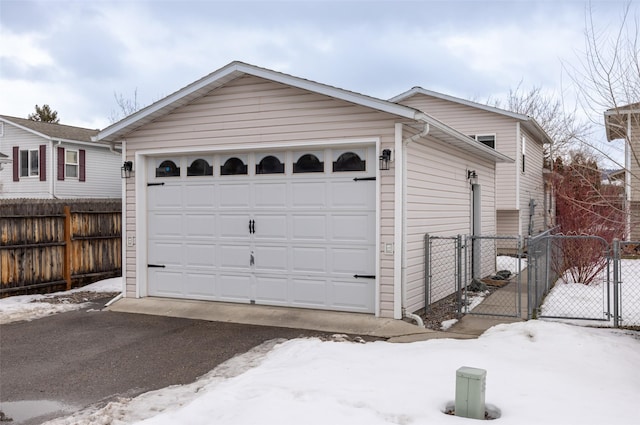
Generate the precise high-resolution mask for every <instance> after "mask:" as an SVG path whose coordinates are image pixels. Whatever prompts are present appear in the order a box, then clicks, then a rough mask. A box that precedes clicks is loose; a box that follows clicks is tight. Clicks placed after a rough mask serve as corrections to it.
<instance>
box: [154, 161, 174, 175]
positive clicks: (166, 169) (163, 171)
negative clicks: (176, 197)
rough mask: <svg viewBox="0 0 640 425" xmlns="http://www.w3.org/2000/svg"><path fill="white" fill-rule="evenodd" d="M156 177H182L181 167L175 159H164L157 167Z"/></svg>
mask: <svg viewBox="0 0 640 425" xmlns="http://www.w3.org/2000/svg"><path fill="white" fill-rule="evenodd" d="M156 177H180V167H178V166H177V165H176V163H175V162H173V161H169V160H166V161H162V162H161V163H160V166H159V167H158V168H156Z"/></svg>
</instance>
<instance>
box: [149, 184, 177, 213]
mask: <svg viewBox="0 0 640 425" xmlns="http://www.w3.org/2000/svg"><path fill="white" fill-rule="evenodd" d="M182 192H183V187H182V185H180V184H173V185H170V184H165V185H163V186H150V187H149V188H148V191H147V204H148V208H149V210H160V209H167V208H169V209H175V208H177V209H181V208H182Z"/></svg>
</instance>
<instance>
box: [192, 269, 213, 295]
mask: <svg viewBox="0 0 640 425" xmlns="http://www.w3.org/2000/svg"><path fill="white" fill-rule="evenodd" d="M185 278H186V281H187V284H186V285H185V287H186V288H188V291H187V292H186V293H185V295H187V296H188V297H190V298H198V299H214V297H215V292H216V279H215V275H214V274H203V273H186V274H185Z"/></svg>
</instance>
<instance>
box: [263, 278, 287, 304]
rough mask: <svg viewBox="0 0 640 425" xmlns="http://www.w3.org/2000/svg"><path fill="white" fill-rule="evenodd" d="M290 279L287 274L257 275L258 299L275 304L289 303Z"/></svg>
mask: <svg viewBox="0 0 640 425" xmlns="http://www.w3.org/2000/svg"><path fill="white" fill-rule="evenodd" d="M288 289H289V279H288V278H287V277H286V276H261V275H258V274H257V275H256V301H257V302H260V301H261V302H264V303H269V304H275V305H287V304H288V303H289V290H288Z"/></svg>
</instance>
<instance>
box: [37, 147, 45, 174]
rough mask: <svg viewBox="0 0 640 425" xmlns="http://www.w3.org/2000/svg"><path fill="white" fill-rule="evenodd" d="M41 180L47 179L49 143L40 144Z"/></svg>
mask: <svg viewBox="0 0 640 425" xmlns="http://www.w3.org/2000/svg"><path fill="white" fill-rule="evenodd" d="M38 159H39V160H40V171H39V173H40V181H41V182H46V181H47V145H40V155H39V158H38Z"/></svg>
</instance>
